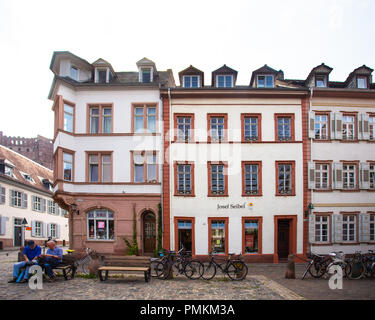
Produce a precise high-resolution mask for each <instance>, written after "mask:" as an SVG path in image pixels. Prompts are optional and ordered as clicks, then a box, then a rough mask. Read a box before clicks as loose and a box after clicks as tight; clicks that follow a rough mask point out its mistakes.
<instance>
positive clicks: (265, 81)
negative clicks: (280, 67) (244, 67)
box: [257, 75, 274, 88]
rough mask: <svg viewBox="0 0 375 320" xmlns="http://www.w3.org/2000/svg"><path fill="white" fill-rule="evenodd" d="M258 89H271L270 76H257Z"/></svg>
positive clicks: (271, 80) (271, 79)
mask: <svg viewBox="0 0 375 320" xmlns="http://www.w3.org/2000/svg"><path fill="white" fill-rule="evenodd" d="M257 84H258V88H273V86H274V85H273V76H272V75H259V76H257Z"/></svg>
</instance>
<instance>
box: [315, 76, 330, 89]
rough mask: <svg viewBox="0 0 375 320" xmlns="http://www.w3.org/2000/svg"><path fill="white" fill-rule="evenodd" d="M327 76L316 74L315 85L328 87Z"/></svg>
mask: <svg viewBox="0 0 375 320" xmlns="http://www.w3.org/2000/svg"><path fill="white" fill-rule="evenodd" d="M326 79H327V78H326V76H315V87H317V88H326V87H327V80H326Z"/></svg>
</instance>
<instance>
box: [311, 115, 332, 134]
mask: <svg viewBox="0 0 375 320" xmlns="http://www.w3.org/2000/svg"><path fill="white" fill-rule="evenodd" d="M328 125H329V118H328V115H326V114H315V121H314V133H315V139H317V140H327V139H328V133H329V131H328V130H329V129H328Z"/></svg>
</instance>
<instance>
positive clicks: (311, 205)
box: [305, 202, 314, 218]
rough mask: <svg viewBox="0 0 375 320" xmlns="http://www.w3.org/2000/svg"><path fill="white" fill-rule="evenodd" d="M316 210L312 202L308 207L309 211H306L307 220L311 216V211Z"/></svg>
mask: <svg viewBox="0 0 375 320" xmlns="http://www.w3.org/2000/svg"><path fill="white" fill-rule="evenodd" d="M312 209H314V206H313V204H312V203H311V202H310V203H309V205H308V206H307V210H306V211H305V218H307V217H308V216H309V214H310V213H311V210H312Z"/></svg>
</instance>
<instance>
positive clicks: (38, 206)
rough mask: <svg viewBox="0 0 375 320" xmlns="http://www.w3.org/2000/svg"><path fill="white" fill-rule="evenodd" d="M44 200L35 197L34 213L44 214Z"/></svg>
mask: <svg viewBox="0 0 375 320" xmlns="http://www.w3.org/2000/svg"><path fill="white" fill-rule="evenodd" d="M42 201H43V200H42V198H41V197H37V196H34V201H33V209H34V211H39V212H42Z"/></svg>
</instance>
